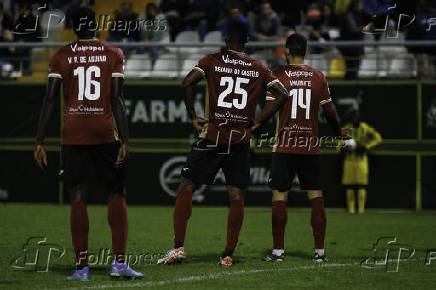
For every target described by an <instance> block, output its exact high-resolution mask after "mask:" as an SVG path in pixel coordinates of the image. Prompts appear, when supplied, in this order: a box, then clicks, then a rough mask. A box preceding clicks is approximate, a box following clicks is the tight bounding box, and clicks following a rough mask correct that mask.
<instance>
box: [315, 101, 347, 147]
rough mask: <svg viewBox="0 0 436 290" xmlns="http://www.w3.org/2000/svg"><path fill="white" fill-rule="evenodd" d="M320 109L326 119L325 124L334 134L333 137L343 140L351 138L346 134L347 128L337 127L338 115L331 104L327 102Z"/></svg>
mask: <svg viewBox="0 0 436 290" xmlns="http://www.w3.org/2000/svg"><path fill="white" fill-rule="evenodd" d="M322 109H323V111H324V114H325V117H326V119H327V123H328V124H329V126H330V128H331V130H332V131H333V133H334V134H335V136H340V137H342V138H343V139H349V138H351V137H350V136H348V133H349V132H350V129H349V128H341V126H340V125H339V118H338V114H337V112H336V109H335V106H334V105H333V103H332V102H331V101H330V102H327V103H325V104H324V105H322Z"/></svg>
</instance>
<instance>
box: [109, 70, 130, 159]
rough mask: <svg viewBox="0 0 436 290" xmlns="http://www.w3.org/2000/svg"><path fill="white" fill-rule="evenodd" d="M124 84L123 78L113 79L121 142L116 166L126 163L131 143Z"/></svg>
mask: <svg viewBox="0 0 436 290" xmlns="http://www.w3.org/2000/svg"><path fill="white" fill-rule="evenodd" d="M123 83H124V79H123V78H119V77H116V78H112V92H111V103H112V113H113V116H114V119H115V122H116V124H117V129H118V136H119V138H120V140H121V146H120V149H119V151H118V157H117V162H116V164H121V163H123V162H125V161H126V159H127V153H128V149H127V143H128V141H129V127H128V122H127V116H126V106H125V104H124V93H123Z"/></svg>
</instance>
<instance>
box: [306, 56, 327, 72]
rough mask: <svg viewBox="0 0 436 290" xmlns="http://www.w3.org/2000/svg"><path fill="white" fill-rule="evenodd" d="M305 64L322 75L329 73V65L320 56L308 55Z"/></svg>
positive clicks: (323, 57)
mask: <svg viewBox="0 0 436 290" xmlns="http://www.w3.org/2000/svg"><path fill="white" fill-rule="evenodd" d="M306 64H307V65H309V66H311V67H313V68H314V69H317V70H319V71H321V72H322V73H323V74H324V75H325V74H327V72H328V71H329V63H328V61H327V59H326V58H325V56H324V55H322V54H312V55H309V57H308V58H307V59H306Z"/></svg>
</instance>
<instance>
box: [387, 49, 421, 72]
mask: <svg viewBox="0 0 436 290" xmlns="http://www.w3.org/2000/svg"><path fill="white" fill-rule="evenodd" d="M416 75H417V67H416V60H415V57H414V55H413V54H400V55H395V57H394V58H393V59H392V61H391V65H390V66H389V71H388V76H389V77H395V78H414V77H416Z"/></svg>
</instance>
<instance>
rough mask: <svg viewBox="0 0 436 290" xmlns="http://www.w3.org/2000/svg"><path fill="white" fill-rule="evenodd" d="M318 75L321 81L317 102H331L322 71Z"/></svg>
mask: <svg viewBox="0 0 436 290" xmlns="http://www.w3.org/2000/svg"><path fill="white" fill-rule="evenodd" d="M320 75H321V82H322V83H321V97H320V100H319V103H320V104H321V105H324V104H327V103H328V102H331V101H332V98H331V97H330V89H329V85H328V83H327V80H326V78H325V76H324V75H323V74H322V73H320Z"/></svg>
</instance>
